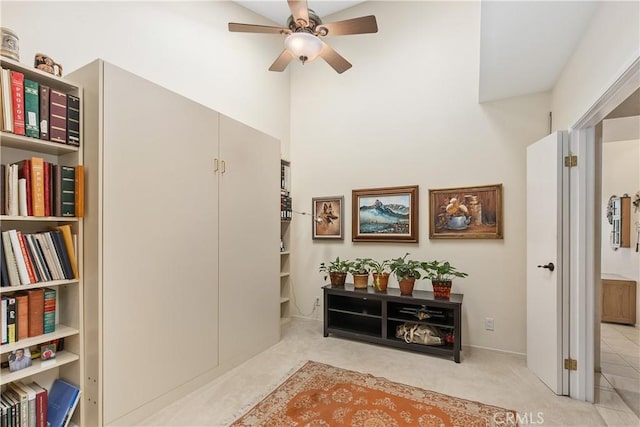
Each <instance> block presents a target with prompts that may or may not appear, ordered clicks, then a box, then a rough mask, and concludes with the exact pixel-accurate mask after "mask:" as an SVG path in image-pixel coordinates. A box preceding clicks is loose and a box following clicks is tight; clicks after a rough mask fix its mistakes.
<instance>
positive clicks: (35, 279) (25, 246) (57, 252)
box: [0, 224, 79, 286]
mask: <svg viewBox="0 0 640 427" xmlns="http://www.w3.org/2000/svg"><path fill="white" fill-rule="evenodd" d="M74 239H75V236H73V235H72V233H71V227H70V226H69V225H68V224H65V225H59V226H56V227H53V230H50V231H44V232H40V233H23V232H22V231H20V230H7V231H2V235H1V240H2V245H0V261H1V263H2V268H1V273H2V274H1V275H0V285H2V286H20V285H29V284H32V283H40V282H48V281H52V280H73V279H78V278H79V275H78V263H77V258H76V251H75V246H76V245H75V242H74Z"/></svg>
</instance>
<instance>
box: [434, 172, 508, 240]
mask: <svg viewBox="0 0 640 427" xmlns="http://www.w3.org/2000/svg"><path fill="white" fill-rule="evenodd" d="M429 238H430V239H502V238H503V236H502V184H496V185H483V186H478V187H461V188H446V189H441V190H429Z"/></svg>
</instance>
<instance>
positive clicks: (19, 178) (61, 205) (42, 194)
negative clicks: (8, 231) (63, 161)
mask: <svg viewBox="0 0 640 427" xmlns="http://www.w3.org/2000/svg"><path fill="white" fill-rule="evenodd" d="M0 192H1V193H2V197H1V203H0V214H2V215H11V216H39V217H46V216H59V217H60V216H62V217H74V216H76V217H81V216H82V215H83V210H84V209H83V207H84V197H83V196H84V167H83V166H82V165H77V166H64V165H56V164H53V163H49V162H47V161H45V160H43V159H42V158H40V157H31V158H29V159H24V160H21V161H19V162H17V163H13V164H8V165H0Z"/></svg>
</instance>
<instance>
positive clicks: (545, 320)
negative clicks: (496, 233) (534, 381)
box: [527, 131, 569, 394]
mask: <svg viewBox="0 0 640 427" xmlns="http://www.w3.org/2000/svg"><path fill="white" fill-rule="evenodd" d="M566 147H568V135H567V132H564V131H562V132H556V133H553V134H551V135H549V136H547V137H545V138H543V139H541V140H540V141H538V142H536V143H535V144H532V145H530V146H529V147H527V367H528V368H529V369H531V371H533V373H534V374H536V376H538V378H540V380H541V381H542V382H543V383H545V384H546V385H547V386H548V387H549V388H550V389H551V390H552V391H553V392H554V393H556V394H568V384H569V383H568V373H567V372H568V371H566V370H564V369H563V357H564V354H568V351H566V350H568V348H567V346H568V340H566V339H563V335H564V333H565V330H567V328H566V327H568V322H567V321H566V319H568V313H567V311H568V310H567V309H565V308H564V306H565V304H567V302H568V301H567V298H566V297H565V296H564V295H563V293H564V291H563V286H562V284H563V275H564V274H565V272H566V271H565V269H563V268H562V265H563V244H562V242H563V235H565V233H567V232H568V230H566V227H565V228H563V227H562V225H563V222H565V221H564V219H565V218H566V216H565V215H566V212H567V211H568V194H567V193H568V176H567V174H566V173H565V168H564V167H563V163H562V162H563V154H564V153H565V152H566V151H567V150H568V148H566ZM563 175H565V176H564V178H563ZM552 265H553V267H552ZM567 288H568V287H567ZM567 307H568V305H567Z"/></svg>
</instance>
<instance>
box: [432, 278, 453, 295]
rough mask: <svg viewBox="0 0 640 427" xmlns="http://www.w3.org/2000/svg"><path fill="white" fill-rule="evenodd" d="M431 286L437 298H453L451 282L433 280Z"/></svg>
mask: <svg viewBox="0 0 640 427" xmlns="http://www.w3.org/2000/svg"><path fill="white" fill-rule="evenodd" d="M431 285H432V286H433V296H434V297H435V298H442V299H449V297H450V296H451V280H432V281H431Z"/></svg>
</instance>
